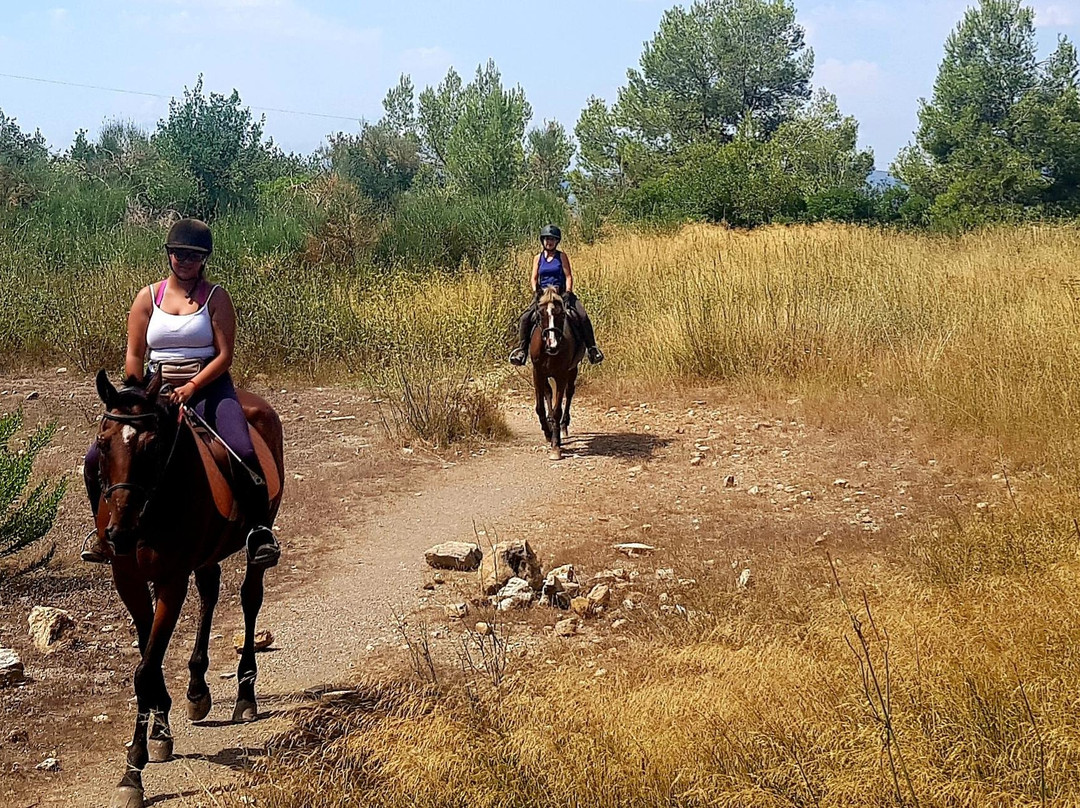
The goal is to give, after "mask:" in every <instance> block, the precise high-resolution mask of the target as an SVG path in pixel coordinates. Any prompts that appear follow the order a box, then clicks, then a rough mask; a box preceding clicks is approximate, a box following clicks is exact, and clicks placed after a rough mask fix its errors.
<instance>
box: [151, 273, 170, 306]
mask: <svg viewBox="0 0 1080 808" xmlns="http://www.w3.org/2000/svg"><path fill="white" fill-rule="evenodd" d="M168 282H169V279H168V278H166V279H165V280H163V281H162V282H161V283H160V284H158V290H157V294H156V295H155V296H154V305H155V306H157V307H158V308H161V301H162V300H164V299H165V284H166V283H168Z"/></svg>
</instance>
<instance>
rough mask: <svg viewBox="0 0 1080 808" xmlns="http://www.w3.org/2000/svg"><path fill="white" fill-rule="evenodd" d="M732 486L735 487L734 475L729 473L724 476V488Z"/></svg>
mask: <svg viewBox="0 0 1080 808" xmlns="http://www.w3.org/2000/svg"><path fill="white" fill-rule="evenodd" d="M734 487H735V475H734V474H729V475H728V476H727V477H725V478H724V488H734Z"/></svg>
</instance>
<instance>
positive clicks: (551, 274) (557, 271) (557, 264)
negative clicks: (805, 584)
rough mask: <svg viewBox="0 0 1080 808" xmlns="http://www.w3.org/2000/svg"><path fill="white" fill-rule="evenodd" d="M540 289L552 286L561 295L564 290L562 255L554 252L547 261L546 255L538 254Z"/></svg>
mask: <svg viewBox="0 0 1080 808" xmlns="http://www.w3.org/2000/svg"><path fill="white" fill-rule="evenodd" d="M538 260H539V262H540V278H539V281H540V288H541V289H543V288H544V287H545V286H554V287H555V288H556V289H558V290H559V294H562V293H563V292H564V291H565V290H566V273H565V272H564V271H563V262H562V253H561V252H560V251H559V250H556V251H555V256H554V257H553V258H552V259H551V260H550V261H549V260H548V258H547V254H546V253H540V257H539V259H538Z"/></svg>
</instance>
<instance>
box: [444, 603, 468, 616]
mask: <svg viewBox="0 0 1080 808" xmlns="http://www.w3.org/2000/svg"><path fill="white" fill-rule="evenodd" d="M443 611H444V612H445V613H446V616H447V617H449V618H450V619H451V620H460V619H461V618H462V617H464V616H465V615H467V614H468V613H469V604H468V603H451V604H450V605H448V606H446V607H444V608H443Z"/></svg>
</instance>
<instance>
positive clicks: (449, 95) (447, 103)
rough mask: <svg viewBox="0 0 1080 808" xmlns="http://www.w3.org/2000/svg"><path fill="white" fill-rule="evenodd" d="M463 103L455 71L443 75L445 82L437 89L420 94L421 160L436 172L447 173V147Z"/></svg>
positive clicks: (462, 92) (418, 124) (426, 90)
mask: <svg viewBox="0 0 1080 808" xmlns="http://www.w3.org/2000/svg"><path fill="white" fill-rule="evenodd" d="M464 103H465V89H464V85H463V84H462V81H461V76H460V75H458V73H457V71H456V70H454V68H450V69H449V70H448V71H447V72H446V78H444V79H443V80H442V82H440V83H439V86H438V87H435V88H432V87H428V88H427V89H425V90H424V91H423V92H422V93H420V101H419V105H418V110H417V131H418V132H419V134H420V143H421V146H422V148H423V153H424V158H425V159H426V160H427V161H428V163H430V164H431V165H432V166H433V167H434V168H435V170H436V172H445V170H446V154H447V146H448V144H449V142H450V136H451V133H452V132H453V130H454V126H455V125H456V124H457V122H458V120H459V119H460V118H461V113H462V109H463V107H464Z"/></svg>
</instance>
